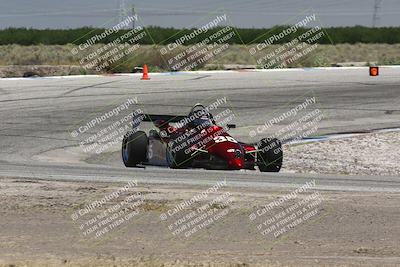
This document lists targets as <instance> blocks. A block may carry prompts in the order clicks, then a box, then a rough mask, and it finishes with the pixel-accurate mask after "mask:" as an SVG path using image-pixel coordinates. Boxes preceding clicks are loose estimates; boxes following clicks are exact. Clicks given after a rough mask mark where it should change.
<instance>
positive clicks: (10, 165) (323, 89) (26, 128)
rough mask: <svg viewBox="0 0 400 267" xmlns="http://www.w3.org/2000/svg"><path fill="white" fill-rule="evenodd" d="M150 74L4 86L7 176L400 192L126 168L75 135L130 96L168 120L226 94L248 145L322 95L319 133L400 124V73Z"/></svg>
mask: <svg viewBox="0 0 400 267" xmlns="http://www.w3.org/2000/svg"><path fill="white" fill-rule="evenodd" d="M150 76H151V78H152V79H151V80H150V81H141V80H140V79H139V76H138V75H121V76H99V77H66V78H35V79H3V80H0V116H1V118H0V124H1V127H0V135H1V138H0V147H1V150H0V176H3V177H24V178H37V179H61V180H65V179H67V180H82V179H83V180H90V181H123V180H126V179H129V178H130V177H135V178H137V179H139V180H142V181H146V182H148V183H163V184H164V183H166V184H167V183H187V184H208V183H210V184H211V183H213V182H214V181H216V180H218V179H225V178H226V179H227V180H229V181H231V182H232V185H233V186H235V185H237V186H249V187H260V186H261V187H288V188H292V187H294V186H296V185H299V184H302V183H304V182H305V181H307V180H310V179H315V180H316V184H317V186H318V187H319V188H320V189H325V190H355V191H357V190H359V191H376V192H381V191H393V192H398V191H400V178H399V177H379V176H376V177H375V176H364V177H363V176H351V177H347V176H335V175H307V174H292V173H279V174H261V173H259V172H258V171H256V172H250V171H246V172H244V171H235V172H222V171H206V170H179V171H176V170H169V169H165V168H155V167H150V168H146V169H126V168H125V167H124V166H123V165H122V162H119V161H118V160H110V164H107V162H106V163H104V161H99V162H96V159H93V160H92V161H91V164H87V163H85V162H83V161H82V162H81V159H82V158H84V157H85V155H84V154H85V153H84V152H81V153H80V152H78V151H79V149H77V146H78V144H77V141H76V140H74V139H73V138H72V137H71V135H70V129H71V127H74V126H75V125H77V124H79V122H81V121H84V120H85V119H86V120H88V119H89V118H90V116H91V114H97V113H99V111H101V110H109V109H110V108H112V107H113V106H115V105H118V104H119V103H120V102H123V101H125V100H126V99H127V98H129V97H137V98H138V101H139V102H140V105H141V107H142V108H143V109H144V110H145V112H149V113H166V114H187V112H188V111H189V109H190V107H191V106H192V105H193V104H195V103H197V102H204V101H206V102H207V101H209V99H216V98H219V97H226V98H227V99H228V100H229V103H230V104H229V105H230V106H231V107H232V109H234V110H235V113H236V114H237V116H236V118H235V123H236V124H237V126H238V128H237V129H234V130H232V135H233V136H235V137H237V138H239V139H240V140H244V141H247V142H256V141H257V140H259V139H260V138H261V136H256V137H254V138H252V137H250V136H249V131H250V130H252V129H254V128H255V127H256V126H257V125H261V124H264V123H265V121H266V120H267V119H268V116H269V114H274V113H276V112H277V111H278V113H279V112H280V111H279V110H284V109H285V107H287V106H288V105H295V104H299V103H301V102H302V101H301V98H302V97H304V96H315V97H316V99H317V104H318V106H319V108H320V109H321V110H323V112H324V114H325V117H324V120H323V121H322V122H321V124H320V127H319V129H318V134H326V133H338V132H353V131H356V132H357V131H366V130H371V129H379V128H392V127H399V126H400V105H399V104H400V88H399V85H400V68H391V67H387V68H381V75H380V76H379V77H369V76H368V70H367V68H355V69H309V70H288V71H266V72H214V73H213V72H198V73H196V72H195V73H175V74H157V75H152V74H150ZM96 112H97V113H96ZM74 149H75V150H74ZM71 151H74V153H71ZM115 151H118V147H116V148H115ZM115 153H118V152H115ZM74 157H75V158H74ZM111 158H112V157H111ZM46 159H49V160H48V161H46ZM96 164H97V165H96ZM100 164H101V166H100Z"/></svg>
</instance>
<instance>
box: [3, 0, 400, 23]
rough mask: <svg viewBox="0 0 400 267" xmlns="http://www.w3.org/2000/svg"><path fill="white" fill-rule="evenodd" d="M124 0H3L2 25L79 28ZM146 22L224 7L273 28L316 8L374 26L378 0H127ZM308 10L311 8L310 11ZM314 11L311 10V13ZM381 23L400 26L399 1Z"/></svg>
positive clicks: (110, 15) (113, 16) (389, 5)
mask: <svg viewBox="0 0 400 267" xmlns="http://www.w3.org/2000/svg"><path fill="white" fill-rule="evenodd" d="M121 1H123V0H86V1H82V0H0V28H6V27H32V28H75V27H81V26H98V27H100V26H102V25H107V23H108V25H110V24H112V23H115V22H117V21H118V10H119V6H120V2H121ZM125 2H126V4H125V6H128V7H129V6H130V5H131V4H133V5H134V6H135V9H136V13H137V14H138V16H139V17H140V19H141V21H142V25H159V26H168V27H178V28H181V27H189V26H190V25H193V24H194V23H195V22H196V21H198V20H201V19H202V18H204V17H207V16H208V14H209V13H210V12H213V11H215V10H218V9H221V10H222V9H223V10H225V12H226V13H227V14H228V17H229V18H230V24H232V25H234V26H238V27H270V26H272V25H276V24H282V23H284V22H285V21H288V20H290V19H293V17H296V15H298V14H299V13H301V12H302V11H305V10H308V9H312V10H314V12H315V13H316V14H317V15H318V16H319V18H320V20H321V22H322V25H324V26H352V25H365V26H371V24H372V17H373V11H374V3H375V0H279V1H275V0H274V1H271V0H196V1H194V0H147V1H146V0H141V1H138V0H125ZM308 13H310V12H308ZM311 13H312V12H311ZM379 18H380V20H379V21H378V25H379V26H400V0H381V8H380V9H379Z"/></svg>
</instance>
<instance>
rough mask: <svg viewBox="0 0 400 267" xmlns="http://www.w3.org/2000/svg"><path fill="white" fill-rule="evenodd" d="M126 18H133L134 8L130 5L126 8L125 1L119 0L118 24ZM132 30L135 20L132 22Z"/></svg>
mask: <svg viewBox="0 0 400 267" xmlns="http://www.w3.org/2000/svg"><path fill="white" fill-rule="evenodd" d="M128 16H132V17H134V16H135V7H134V6H133V5H131V7H130V8H128V6H127V4H126V0H119V12H118V22H119V23H121V22H122V21H124V20H126V19H127V18H128ZM126 28H130V27H126ZM133 28H135V20H132V29H133Z"/></svg>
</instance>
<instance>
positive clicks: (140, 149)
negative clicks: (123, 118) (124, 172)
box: [122, 131, 149, 167]
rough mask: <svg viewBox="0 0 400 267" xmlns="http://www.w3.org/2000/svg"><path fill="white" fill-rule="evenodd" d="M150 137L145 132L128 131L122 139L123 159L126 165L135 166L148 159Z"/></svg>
mask: <svg viewBox="0 0 400 267" xmlns="http://www.w3.org/2000/svg"><path fill="white" fill-rule="evenodd" d="M148 144H149V139H148V137H147V135H146V133H145V132H143V131H137V132H134V133H128V134H126V135H125V136H124V138H123V140H122V161H123V162H124V164H125V166H126V167H135V166H136V165H137V164H139V163H141V162H144V161H146V157H147V147H148Z"/></svg>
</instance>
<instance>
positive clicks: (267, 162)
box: [257, 138, 283, 172]
mask: <svg viewBox="0 0 400 267" xmlns="http://www.w3.org/2000/svg"><path fill="white" fill-rule="evenodd" d="M282 161H283V151H282V143H281V141H279V140H278V139H276V138H265V139H262V140H261V141H260V142H259V145H258V152H257V165H258V168H259V169H260V171H261V172H279V170H280V169H281V167H282Z"/></svg>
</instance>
